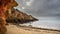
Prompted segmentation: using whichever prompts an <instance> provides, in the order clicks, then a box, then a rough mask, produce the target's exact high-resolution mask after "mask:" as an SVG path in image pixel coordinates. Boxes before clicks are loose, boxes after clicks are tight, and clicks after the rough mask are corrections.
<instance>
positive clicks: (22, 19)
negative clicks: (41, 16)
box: [7, 8, 38, 24]
mask: <svg viewBox="0 0 60 34" xmlns="http://www.w3.org/2000/svg"><path fill="white" fill-rule="evenodd" d="M37 20H38V19H36V18H34V17H32V16H31V15H27V14H26V13H23V12H21V11H19V10H18V9H14V8H13V9H12V11H11V14H10V16H9V17H8V18H7V22H10V23H21V24H23V23H27V22H32V21H37Z"/></svg>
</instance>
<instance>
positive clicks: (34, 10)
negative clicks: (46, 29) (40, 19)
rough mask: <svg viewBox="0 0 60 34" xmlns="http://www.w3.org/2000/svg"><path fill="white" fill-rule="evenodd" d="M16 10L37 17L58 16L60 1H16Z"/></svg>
mask: <svg viewBox="0 0 60 34" xmlns="http://www.w3.org/2000/svg"><path fill="white" fill-rule="evenodd" d="M16 1H17V3H18V4H19V5H18V7H17V8H18V9H20V10H24V11H25V12H27V13H30V14H33V15H38V16H60V0H16Z"/></svg>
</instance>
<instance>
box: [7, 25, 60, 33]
mask: <svg viewBox="0 0 60 34" xmlns="http://www.w3.org/2000/svg"><path fill="white" fill-rule="evenodd" d="M7 34H60V31H51V30H43V29H34V28H29V27H19V26H18V27H17V26H16V25H11V24H10V25H7Z"/></svg>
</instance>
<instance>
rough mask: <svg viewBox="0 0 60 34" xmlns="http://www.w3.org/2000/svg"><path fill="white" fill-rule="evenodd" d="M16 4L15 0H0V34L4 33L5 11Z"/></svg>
mask: <svg viewBox="0 0 60 34" xmlns="http://www.w3.org/2000/svg"><path fill="white" fill-rule="evenodd" d="M15 6H17V3H16V2H15V0H0V34H6V31H7V29H6V25H5V24H6V15H5V13H6V11H7V10H8V9H11V8H12V7H15Z"/></svg>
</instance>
